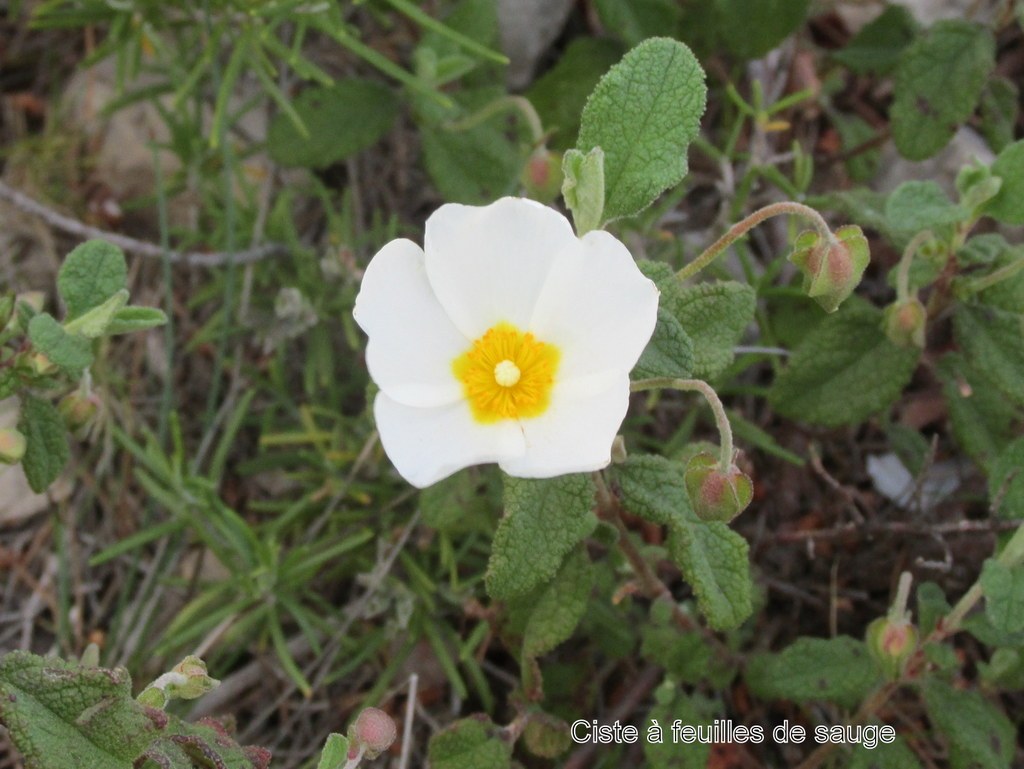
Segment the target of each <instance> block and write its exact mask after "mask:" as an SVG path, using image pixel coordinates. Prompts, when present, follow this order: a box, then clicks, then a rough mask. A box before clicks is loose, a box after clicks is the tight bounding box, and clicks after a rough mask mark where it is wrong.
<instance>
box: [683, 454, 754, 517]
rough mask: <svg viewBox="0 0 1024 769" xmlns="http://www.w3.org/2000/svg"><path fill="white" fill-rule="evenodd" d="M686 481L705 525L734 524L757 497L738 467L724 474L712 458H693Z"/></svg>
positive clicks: (688, 464) (687, 488)
mask: <svg viewBox="0 0 1024 769" xmlns="http://www.w3.org/2000/svg"><path fill="white" fill-rule="evenodd" d="M683 480H684V481H685V483H686V491H687V493H688V494H689V496H690V503H691V504H692V505H693V510H694V512H695V513H697V516H698V517H699V518H700V519H701V520H704V521H726V522H728V521H731V520H732V519H733V518H735V517H736V516H737V515H739V514H740V513H742V512H743V511H744V510H745V509H746V508H747V505H749V504H750V500H751V499H752V498H753V496H754V485H753V483H752V482H751V480H750V477H749V476H747V475H746V473H744V472H743V471H741V470H740V469H739V468H738V467H736V465H731V466H730V467H729V470H728V472H722V468H721V466H720V465H719V462H718V458H717V457H715V456H714V455H713V454H708V453H700V454H696V455H694V456H693V457H692V458H691V459H690V461H689V462H688V463H687V464H686V471H685V472H684V474H683Z"/></svg>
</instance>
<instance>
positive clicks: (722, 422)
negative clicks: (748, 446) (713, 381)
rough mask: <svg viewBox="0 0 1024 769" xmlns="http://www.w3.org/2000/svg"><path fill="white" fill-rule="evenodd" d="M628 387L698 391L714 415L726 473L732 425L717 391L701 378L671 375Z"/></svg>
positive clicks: (730, 454)
mask: <svg viewBox="0 0 1024 769" xmlns="http://www.w3.org/2000/svg"><path fill="white" fill-rule="evenodd" d="M629 389H630V390H631V391H633V392H644V391H645V390H661V389H670V390H682V391H683V392H699V393H700V394H701V395H703V396H704V399H705V400H706V401H707V402H708V406H710V407H711V412H712V413H713V414H714V415H715V426H716V427H717V428H718V439H719V441H720V442H721V449H720V451H719V456H718V461H719V465H720V466H721V469H722V472H723V473H728V472H729V470H730V468H731V467H732V454H733V448H732V427H730V426H729V417H727V416H726V415H725V407H724V406H723V405H722V401H721V400H719V398H718V393H716V392H715V391H714V389H713V388H712V387H711V385H709V384H708V383H707V382H705V381H704V380H702V379H673V378H672V377H667V376H666V377H654V378H653V379H641V380H639V381H636V382H633V383H632V384H630V386H629Z"/></svg>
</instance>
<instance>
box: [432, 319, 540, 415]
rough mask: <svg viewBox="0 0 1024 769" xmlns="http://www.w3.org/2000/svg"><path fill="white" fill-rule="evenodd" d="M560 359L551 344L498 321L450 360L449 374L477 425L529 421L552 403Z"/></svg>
mask: <svg viewBox="0 0 1024 769" xmlns="http://www.w3.org/2000/svg"><path fill="white" fill-rule="evenodd" d="M559 357H560V355H559V351H558V348H557V347H555V346H554V345H552V344H548V343H546V342H541V341H540V340H538V339H537V338H536V337H535V336H534V335H533V334H531V333H530V332H522V331H520V330H519V329H517V328H516V327H515V326H513V325H512V324H510V323H504V322H502V323H498V324H496V325H495V326H492V327H491V328H489V329H488V330H487V331H486V332H485V333H484V335H483V336H482V337H480V338H479V339H477V340H476V341H475V342H473V346H472V347H470V348H469V349H468V350H466V352H464V353H463V354H462V355H460V356H459V357H458V358H456V359H455V360H453V361H452V373H454V374H455V378H456V379H458V380H459V381H460V382H462V391H463V393H464V395H465V397H466V400H467V401H468V402H469V407H470V410H471V411H472V413H473V418H474V419H476V421H478V422H482V423H484V424H489V423H494V422H499V421H501V420H503V419H530V418H532V417H537V416H540V415H541V414H543V413H544V412H545V411H546V410H547V408H548V406H549V405H550V403H551V388H552V386H553V385H554V382H555V372H556V371H557V370H558V359H559Z"/></svg>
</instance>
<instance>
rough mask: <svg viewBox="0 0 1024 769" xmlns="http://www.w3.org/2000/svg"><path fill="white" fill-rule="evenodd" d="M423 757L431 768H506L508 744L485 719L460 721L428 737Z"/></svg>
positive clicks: (508, 753) (508, 759) (510, 755)
mask: <svg viewBox="0 0 1024 769" xmlns="http://www.w3.org/2000/svg"><path fill="white" fill-rule="evenodd" d="M427 758H428V760H429V762H430V768H431V769H508V767H509V766H510V764H511V760H512V744H511V743H510V742H508V741H506V740H503V739H501V738H500V737H499V736H498V733H497V728H496V727H495V726H494V724H493V723H491V720H490V719H489V718H487V717H485V716H481V717H479V718H463V719H462V720H461V721H456V722H455V723H454V724H452V725H451V726H449V727H448V728H446V729H444V730H442V731H440V732H438V733H437V734H435V735H434V736H433V737H432V738H431V740H430V746H429V748H428V749H427Z"/></svg>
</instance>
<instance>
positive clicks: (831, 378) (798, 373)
mask: <svg viewBox="0 0 1024 769" xmlns="http://www.w3.org/2000/svg"><path fill="white" fill-rule="evenodd" d="M881 320H882V313H881V311H880V310H878V309H877V308H875V307H872V306H871V305H869V304H867V303H865V302H856V303H853V302H850V303H848V304H847V305H844V306H843V307H842V308H841V309H840V310H839V311H838V312H836V313H835V314H834V315H830V316H829V317H827V318H826V319H825V320H824V321H823V322H822V323H821V324H820V325H819V326H818V327H817V328H816V329H814V331H812V332H811V333H810V334H808V335H807V336H806V337H805V338H804V340H803V342H802V343H801V345H800V346H799V347H798V348H797V349H796V351H795V352H794V354H793V356H792V357H791V358H790V359H789V365H788V366H787V367H786V368H785V369H784V370H783V372H782V373H781V374H780V375H779V376H778V377H777V378H776V380H775V384H774V386H773V387H772V390H771V393H770V394H769V401H770V402H771V403H772V405H773V406H774V407H775V408H776V410H777V411H778V412H779V413H780V414H783V415H784V416H787V417H790V418H791V419H799V420H802V421H806V422H811V423H814V424H821V425H826V426H828V427H835V426H837V425H844V424H854V423H856V422H860V421H862V420H864V419H865V418H867V417H868V416H870V415H871V414H873V413H875V412H876V411H881V410H882V409H884V408H886V407H887V406H889V405H890V404H891V403H892V402H893V401H895V400H896V398H897V397H899V394H900V392H901V391H902V390H903V387H904V386H905V385H906V384H907V382H909V381H910V377H911V375H912V374H913V373H914V369H915V368H916V366H917V359H918V356H919V350H917V349H916V348H913V349H905V348H901V347H897V346H896V345H894V344H893V343H892V342H890V341H889V340H888V339H887V338H886V336H885V334H884V333H883V331H882V330H881Z"/></svg>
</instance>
